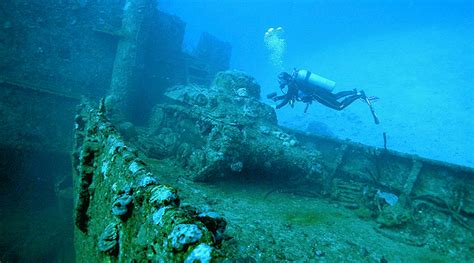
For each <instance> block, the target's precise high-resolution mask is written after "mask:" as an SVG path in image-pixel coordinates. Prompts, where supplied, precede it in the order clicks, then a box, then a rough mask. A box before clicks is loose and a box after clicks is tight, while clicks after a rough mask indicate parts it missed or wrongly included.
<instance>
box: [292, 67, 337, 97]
mask: <svg viewBox="0 0 474 263" xmlns="http://www.w3.org/2000/svg"><path fill="white" fill-rule="evenodd" d="M293 78H294V79H295V80H296V84H299V85H300V86H313V87H319V88H322V89H325V90H327V91H329V92H332V91H333V89H334V87H335V86H336V82H334V81H332V80H329V79H327V78H323V77H321V76H319V75H317V74H314V73H311V72H310V71H308V70H305V69H300V70H297V71H295V72H294V73H293Z"/></svg>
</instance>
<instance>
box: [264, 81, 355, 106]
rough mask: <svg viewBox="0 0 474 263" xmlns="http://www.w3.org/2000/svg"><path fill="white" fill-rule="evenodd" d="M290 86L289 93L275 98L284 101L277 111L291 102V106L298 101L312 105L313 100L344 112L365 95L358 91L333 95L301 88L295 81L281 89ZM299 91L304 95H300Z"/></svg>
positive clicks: (319, 90) (310, 88)
mask: <svg viewBox="0 0 474 263" xmlns="http://www.w3.org/2000/svg"><path fill="white" fill-rule="evenodd" d="M285 85H286V86H288V92H287V93H286V94H284V95H281V96H276V97H274V98H273V100H274V101H279V100H283V101H282V102H280V104H278V105H277V106H276V108H277V109H280V108H281V107H283V106H285V105H286V104H288V103H289V102H291V106H293V102H294V101H296V100H298V101H302V102H305V103H311V102H312V101H313V100H316V101H318V102H319V103H321V104H323V105H325V106H327V107H329V108H332V109H335V110H342V109H344V108H345V107H347V106H349V105H350V104H351V103H352V102H354V101H355V100H357V99H359V98H362V96H364V95H363V93H358V92H357V91H356V90H350V91H341V92H338V93H335V94H334V93H331V92H329V91H327V90H325V89H323V88H318V87H312V86H311V87H307V86H306V87H300V86H298V84H296V83H295V81H294V80H292V81H290V82H288V83H286V84H281V85H280V89H283V88H284V87H285ZM299 91H300V92H301V93H303V94H298V93H299ZM344 97H346V98H345V99H344V100H342V101H341V102H339V101H338V99H340V98H344Z"/></svg>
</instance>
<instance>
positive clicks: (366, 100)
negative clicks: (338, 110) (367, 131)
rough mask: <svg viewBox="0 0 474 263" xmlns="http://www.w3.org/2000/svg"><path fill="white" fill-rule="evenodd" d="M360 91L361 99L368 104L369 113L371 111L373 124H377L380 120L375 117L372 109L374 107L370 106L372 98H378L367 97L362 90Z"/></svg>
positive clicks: (373, 98)
mask: <svg viewBox="0 0 474 263" xmlns="http://www.w3.org/2000/svg"><path fill="white" fill-rule="evenodd" d="M360 93H361V95H362V96H361V99H363V100H364V101H365V103H367V105H368V106H369V109H370V113H372V117H374V122H375V124H379V123H380V121H379V118H378V117H377V114H375V110H374V107H372V102H371V101H372V100H375V99H378V98H377V97H372V96H371V97H369V98H368V97H367V96H365V92H364V91H363V90H361V91H360Z"/></svg>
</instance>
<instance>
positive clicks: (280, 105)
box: [276, 94, 291, 110]
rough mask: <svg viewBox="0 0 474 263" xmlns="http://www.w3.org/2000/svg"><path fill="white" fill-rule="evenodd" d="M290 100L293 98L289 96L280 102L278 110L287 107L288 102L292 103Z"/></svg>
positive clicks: (277, 106)
mask: <svg viewBox="0 0 474 263" xmlns="http://www.w3.org/2000/svg"><path fill="white" fill-rule="evenodd" d="M290 99H291V96H288V94H287V95H286V96H285V98H284V99H283V101H282V102H280V104H278V105H276V109H277V110H278V109H280V108H281V107H283V106H285V105H286V104H288V102H290Z"/></svg>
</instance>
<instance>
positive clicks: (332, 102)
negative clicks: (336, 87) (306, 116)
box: [314, 93, 361, 111]
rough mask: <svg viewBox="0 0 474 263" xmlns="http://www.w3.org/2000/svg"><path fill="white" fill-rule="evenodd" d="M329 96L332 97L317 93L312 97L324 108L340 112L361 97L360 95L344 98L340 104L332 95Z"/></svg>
mask: <svg viewBox="0 0 474 263" xmlns="http://www.w3.org/2000/svg"><path fill="white" fill-rule="evenodd" d="M331 95H332V96H328V95H327V94H322V93H319V94H315V95H314V99H315V100H317V101H318V102H319V103H321V104H323V105H324V106H327V107H329V108H332V109H335V110H338V111H340V110H343V109H344V108H345V107H347V106H349V105H350V104H351V103H352V102H354V101H355V100H357V99H359V98H360V97H361V95H360V94H356V95H352V96H350V97H347V98H345V99H344V100H343V101H342V102H339V101H337V100H336V99H335V97H334V96H333V95H334V94H331Z"/></svg>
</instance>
